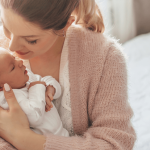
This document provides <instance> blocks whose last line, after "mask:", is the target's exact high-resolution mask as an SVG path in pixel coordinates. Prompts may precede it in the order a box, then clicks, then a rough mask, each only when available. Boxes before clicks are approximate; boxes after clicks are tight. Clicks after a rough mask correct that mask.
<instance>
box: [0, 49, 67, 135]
mask: <svg viewBox="0 0 150 150" xmlns="http://www.w3.org/2000/svg"><path fill="white" fill-rule="evenodd" d="M5 83H8V84H9V85H10V86H11V88H12V89H13V92H14V94H15V96H16V99H17V101H18V103H19V105H20V106H21V108H22V110H23V111H24V112H25V114H26V115H27V117H28V120H29V124H30V128H31V129H32V130H33V131H34V132H36V133H38V134H47V133H52V134H55V135H61V136H69V133H68V131H67V130H66V129H64V128H63V126H62V122H61V120H60V117H59V114H58V112H57V110H56V108H55V106H54V105H53V108H52V109H51V110H50V111H48V112H45V105H46V102H45V92H46V86H49V85H50V86H51V88H52V89H53V90H52V91H53V92H52V96H54V97H53V98H54V99H57V98H58V97H59V96H60V95H61V87H60V85H59V83H58V82H57V81H56V80H55V79H54V78H53V77H51V76H46V77H43V78H42V77H41V76H39V75H35V74H33V73H32V72H31V71H30V70H28V69H26V67H25V66H24V65H23V61H22V60H17V59H15V57H14V56H13V55H11V54H10V53H8V52H7V51H6V50H3V49H2V48H0V106H1V107H2V108H4V109H9V106H8V104H7V102H6V99H5V97H4V92H3V86H4V84H5Z"/></svg>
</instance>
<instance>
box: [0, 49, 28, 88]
mask: <svg viewBox="0 0 150 150" xmlns="http://www.w3.org/2000/svg"><path fill="white" fill-rule="evenodd" d="M25 69H26V67H25V66H24V65H23V61H22V60H17V59H15V57H14V56H12V55H11V54H9V53H8V52H7V51H0V87H3V85H4V84H5V83H8V84H9V85H10V86H11V88H13V89H19V88H22V87H24V86H25V85H26V82H27V81H28V80H29V76H28V75H27V71H26V70H25Z"/></svg>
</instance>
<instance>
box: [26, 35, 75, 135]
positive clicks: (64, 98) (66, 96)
mask: <svg viewBox="0 0 150 150" xmlns="http://www.w3.org/2000/svg"><path fill="white" fill-rule="evenodd" d="M66 38H67V37H66ZM67 41H68V40H65V42H64V46H63V49H62V54H61V61H60V71H59V83H60V85H61V89H62V94H61V96H60V97H59V98H58V99H55V100H53V103H54V105H55V107H56V109H57V110H58V113H59V115H60V119H61V121H62V124H63V127H64V128H65V129H67V131H68V132H69V135H70V136H73V135H75V134H74V130H73V124H72V114H71V102H70V82H69V68H68V64H69V61H68V46H67V45H68V43H67ZM24 65H25V66H26V67H27V68H28V69H31V67H30V63H29V61H28V60H24Z"/></svg>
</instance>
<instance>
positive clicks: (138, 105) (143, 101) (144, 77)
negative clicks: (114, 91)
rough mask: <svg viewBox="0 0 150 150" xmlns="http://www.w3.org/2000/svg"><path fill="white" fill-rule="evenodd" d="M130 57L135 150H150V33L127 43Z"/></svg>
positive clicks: (129, 70)
mask: <svg viewBox="0 0 150 150" xmlns="http://www.w3.org/2000/svg"><path fill="white" fill-rule="evenodd" d="M123 46H124V51H125V53H126V54H127V56H128V60H127V64H128V74H129V83H128V87H129V102H130V105H131V107H132V109H133V111H134V117H133V118H132V123H133V126H134V128H135V130H136V133H137V141H136V143H135V146H134V150H150V33H148V34H144V35H140V36H138V37H136V38H134V39H133V40H130V41H129V42H127V43H125V44H124V45H123Z"/></svg>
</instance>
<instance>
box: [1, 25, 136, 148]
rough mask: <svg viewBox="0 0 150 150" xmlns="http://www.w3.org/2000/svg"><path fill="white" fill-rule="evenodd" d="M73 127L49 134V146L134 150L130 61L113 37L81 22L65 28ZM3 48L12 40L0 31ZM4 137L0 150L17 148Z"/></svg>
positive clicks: (47, 138) (47, 137) (47, 140)
mask: <svg viewBox="0 0 150 150" xmlns="http://www.w3.org/2000/svg"><path fill="white" fill-rule="evenodd" d="M66 40H67V43H68V49H69V81H70V100H71V109H72V119H73V128H74V132H75V134H76V136H73V137H61V136H56V135H46V143H45V150H131V149H132V148H133V146H134V142H135V139H136V136H135V132H134V129H133V128H132V125H131V122H130V119H131V117H132V115H133V112H132V110H131V108H130V106H129V104H128V96H127V70H126V60H125V57H124V55H123V52H122V51H121V49H122V47H121V46H120V45H119V44H118V43H117V42H116V41H115V40H114V39H112V38H109V37H107V36H104V35H103V34H101V33H95V32H92V31H90V30H87V29H84V28H82V27H79V26H72V27H70V28H69V30H68V31H67V35H66ZM0 41H1V42H0V43H1V46H3V47H5V48H8V41H7V40H6V39H4V36H2V33H1V39H0ZM14 149H15V148H13V147H12V146H11V145H10V144H8V143H7V142H4V141H3V140H2V139H0V150H14Z"/></svg>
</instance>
